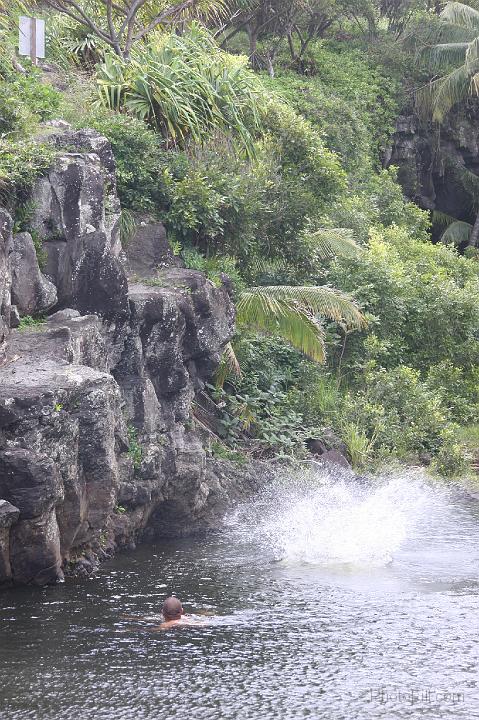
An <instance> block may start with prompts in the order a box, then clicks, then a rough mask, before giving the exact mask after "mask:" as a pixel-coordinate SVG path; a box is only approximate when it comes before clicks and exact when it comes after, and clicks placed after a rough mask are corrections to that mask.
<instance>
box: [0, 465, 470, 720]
mask: <svg viewBox="0 0 479 720" xmlns="http://www.w3.org/2000/svg"><path fill="white" fill-rule="evenodd" d="M171 591H175V592H176V594H177V595H178V596H179V597H180V598H181V599H182V600H183V604H184V605H185V608H186V609H187V610H188V611H189V612H193V613H195V612H198V611H199V610H209V611H211V612H214V613H215V617H213V618H212V619H210V620H209V621H208V624H207V625H205V626H195V627H189V628H187V627H185V628H176V629H175V630H172V631H168V632H161V633H154V632H151V629H150V628H151V627H152V626H154V622H155V617H157V614H158V611H159V608H160V606H161V602H162V600H163V598H164V597H165V595H166V594H169V593H170V592H171ZM478 610H479V515H478V512H477V509H476V508H475V507H474V506H472V505H470V504H467V503H465V502H464V501H462V502H461V501H459V500H454V499H453V498H452V497H450V496H449V495H448V494H447V493H446V492H445V491H444V490H437V489H434V488H432V487H430V486H429V485H428V484H427V483H424V482H423V481H422V479H421V478H420V477H411V476H410V477H395V478H390V479H389V480H387V481H384V483H383V484H382V485H381V486H380V487H378V488H376V489H374V490H371V489H364V488H355V487H354V488H351V487H350V486H349V485H348V484H347V483H344V482H342V481H337V480H332V479H331V478H327V477H323V476H321V477H319V478H318V477H314V478H311V477H309V478H306V479H305V478H301V480H296V481H294V482H287V483H280V484H279V486H278V487H275V488H274V489H272V490H270V491H269V492H268V493H265V494H264V495H263V496H262V497H259V498H257V500H256V501H255V502H253V503H251V504H250V505H247V506H245V507H243V508H241V509H240V510H239V511H238V512H236V513H235V514H234V515H233V516H231V517H230V518H229V520H228V523H227V526H226V528H225V530H224V532H221V533H218V534H216V535H214V536H211V537H209V538H207V539H203V540H185V541H181V542H162V543H158V544H157V545H155V546H143V547H141V548H139V549H138V550H137V551H135V552H130V553H126V554H122V555H119V556H118V557H117V558H116V559H115V560H114V561H111V562H110V563H107V564H105V565H103V566H102V568H101V570H100V572H99V574H98V575H97V576H96V577H95V578H93V579H90V580H83V581H71V580H70V581H68V582H66V583H65V584H64V585H61V586H57V587H54V588H53V587H52V588H46V589H43V590H33V589H21V590H15V591H13V590H12V591H7V592H5V593H3V594H2V595H0V623H1V625H0V720H13V719H14V720H24V719H26V718H35V720H37V718H38V719H40V720H50V719H51V720H64V719H65V720H66V719H67V718H73V719H75V718H77V719H79V720H86V719H87V718H88V719H89V718H94V719H95V720H101V719H105V720H106V719H108V720H117V719H118V720H123V719H126V718H128V719H130V718H138V720H143V719H146V718H148V720H149V719H150V718H151V719H155V720H156V719H161V718H173V719H175V720H176V719H177V718H178V719H180V718H181V719H183V718H193V719H194V720H196V719H198V720H203V719H205V720H206V719H207V718H212V719H213V718H215V719H216V718H232V719H233V718H234V719H243V718H244V719H246V718H248V719H249V718H255V719H259V720H262V719H264V720H269V719H270V718H278V719H281V720H282V719H285V720H287V719H289V718H295V719H296V718H328V719H329V718H331V719H333V720H335V719H338V720H342V719H344V720H352V719H354V720H356V719H358V720H362V719H366V720H368V719H369V718H387V719H388V720H389V718H431V719H435V720H437V719H439V718H451V719H453V718H454V719H455V718H465V719H467V720H469V719H471V718H479V687H478V682H479V672H478V670H479V668H478V661H479V645H478V639H479V638H478V635H479V614H478ZM122 613H127V614H131V615H143V616H151V621H152V622H151V624H149V623H148V622H139V623H134V622H131V621H127V620H124V619H122V617H121V615H122Z"/></svg>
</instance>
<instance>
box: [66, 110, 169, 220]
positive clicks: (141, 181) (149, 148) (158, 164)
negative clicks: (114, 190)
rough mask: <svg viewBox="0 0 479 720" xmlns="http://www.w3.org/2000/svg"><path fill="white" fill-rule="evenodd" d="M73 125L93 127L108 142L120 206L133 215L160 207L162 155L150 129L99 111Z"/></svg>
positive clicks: (85, 115)
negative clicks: (112, 155) (131, 211)
mask: <svg viewBox="0 0 479 720" xmlns="http://www.w3.org/2000/svg"><path fill="white" fill-rule="evenodd" d="M75 126H76V127H78V128H84V127H91V128H94V129H95V130H98V132H100V133H102V135H104V136H105V137H106V138H108V140H109V141H110V143H111V147H112V150H113V154H114V156H115V161H116V179H117V187H118V195H119V197H120V200H121V203H122V206H123V207H125V208H127V209H129V210H134V211H137V212H141V211H147V212H156V211H157V210H158V209H160V208H161V193H160V183H161V172H162V158H163V154H162V150H161V147H160V143H159V139H158V135H157V134H156V133H155V132H154V131H153V130H150V129H149V128H148V127H147V126H146V125H145V123H144V122H142V121H141V120H138V119H136V118H133V117H129V116H128V115H120V114H118V113H114V112H110V111H108V110H101V109H98V110H96V111H93V112H89V113H86V114H83V115H81V116H80V117H79V118H78V119H77V121H76V122H75ZM163 162H164V161H163Z"/></svg>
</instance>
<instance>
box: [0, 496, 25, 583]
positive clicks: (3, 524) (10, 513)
mask: <svg viewBox="0 0 479 720" xmlns="http://www.w3.org/2000/svg"><path fill="white" fill-rule="evenodd" d="M19 515H20V510H19V509H18V508H16V507H14V506H13V505H11V504H10V503H9V502H8V501H7V500H0V585H1V584H3V583H5V582H7V581H8V580H10V579H11V577H12V571H11V566H10V526H11V525H13V524H14V523H15V522H17V520H18V518H19Z"/></svg>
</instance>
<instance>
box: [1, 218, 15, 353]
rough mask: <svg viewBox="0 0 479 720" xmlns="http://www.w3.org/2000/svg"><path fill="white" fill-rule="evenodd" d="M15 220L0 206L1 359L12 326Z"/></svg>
mask: <svg viewBox="0 0 479 720" xmlns="http://www.w3.org/2000/svg"><path fill="white" fill-rule="evenodd" d="M12 226H13V221H12V218H11V217H10V215H9V214H8V213H7V211H6V210H3V209H2V208H0V361H1V360H2V359H3V357H4V354H5V351H6V342H7V338H8V333H9V328H10V288H11V283H12V278H11V272H10V263H9V255H10V252H11V249H12Z"/></svg>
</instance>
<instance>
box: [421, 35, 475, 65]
mask: <svg viewBox="0 0 479 720" xmlns="http://www.w3.org/2000/svg"><path fill="white" fill-rule="evenodd" d="M468 48H469V43H468V42H448V43H439V44H438V45H433V46H432V47H428V48H425V49H424V50H423V53H422V54H423V57H424V58H425V59H427V60H428V62H429V64H430V65H431V67H432V68H434V69H440V68H444V67H448V66H450V65H463V64H464V63H465V61H466V53H467V50H468Z"/></svg>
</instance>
